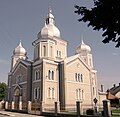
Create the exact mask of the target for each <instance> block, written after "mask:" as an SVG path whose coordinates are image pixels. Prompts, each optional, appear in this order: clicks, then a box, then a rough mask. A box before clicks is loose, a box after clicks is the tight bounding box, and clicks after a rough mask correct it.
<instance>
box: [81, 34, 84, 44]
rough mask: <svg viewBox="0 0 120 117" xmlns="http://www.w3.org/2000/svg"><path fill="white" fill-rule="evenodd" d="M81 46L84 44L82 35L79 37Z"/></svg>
mask: <svg viewBox="0 0 120 117" xmlns="http://www.w3.org/2000/svg"><path fill="white" fill-rule="evenodd" d="M81 44H84V41H83V35H81Z"/></svg>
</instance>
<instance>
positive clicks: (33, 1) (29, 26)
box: [0, 0, 120, 88]
mask: <svg viewBox="0 0 120 117" xmlns="http://www.w3.org/2000/svg"><path fill="white" fill-rule="evenodd" d="M75 4H78V5H80V6H82V5H85V6H87V7H89V8H90V7H92V6H93V0H0V82H7V75H8V72H9V70H10V63H11V56H12V53H13V50H14V48H15V47H16V46H17V45H18V43H19V41H20V40H21V41H22V44H23V46H24V48H25V49H26V50H27V53H28V57H29V58H30V59H33V47H32V42H33V41H34V40H35V39H37V33H38V32H39V31H40V30H41V28H42V27H43V26H44V20H45V18H46V15H47V13H48V7H49V6H51V8H52V11H53V14H54V16H55V22H56V25H57V27H58V28H59V29H60V31H61V37H62V38H63V39H65V40H67V41H68V42H69V44H68V56H70V55H73V54H75V51H76V47H77V46H78V45H79V43H80V42H81V36H83V38H84V42H85V43H86V44H88V45H89V46H91V49H92V53H93V60H94V67H95V69H97V71H98V73H97V76H98V84H99V85H100V84H104V85H105V88H109V87H111V86H112V85H113V84H117V85H118V83H119V82H120V81H119V76H120V72H119V70H120V65H119V64H118V63H119V60H120V49H119V48H115V44H114V43H112V42H111V43H110V44H103V43H102V36H101V35H102V31H99V32H97V31H93V30H92V28H91V27H89V28H88V27H87V24H86V23H79V22H78V21H77V19H78V18H79V16H77V15H76V14H75V13H74V10H75V8H74V5H75Z"/></svg>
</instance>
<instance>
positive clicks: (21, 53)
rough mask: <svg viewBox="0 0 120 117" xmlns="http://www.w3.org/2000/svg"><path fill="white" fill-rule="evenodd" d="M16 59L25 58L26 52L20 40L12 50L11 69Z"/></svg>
mask: <svg viewBox="0 0 120 117" xmlns="http://www.w3.org/2000/svg"><path fill="white" fill-rule="evenodd" d="M18 59H23V60H25V59H27V52H26V50H25V49H24V48H23V46H22V43H21V41H20V43H19V45H18V46H17V47H16V48H15V49H14V51H13V55H12V60H11V70H12V68H13V67H14V66H15V64H16V63H17V60H18Z"/></svg>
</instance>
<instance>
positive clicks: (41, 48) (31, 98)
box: [6, 9, 98, 111]
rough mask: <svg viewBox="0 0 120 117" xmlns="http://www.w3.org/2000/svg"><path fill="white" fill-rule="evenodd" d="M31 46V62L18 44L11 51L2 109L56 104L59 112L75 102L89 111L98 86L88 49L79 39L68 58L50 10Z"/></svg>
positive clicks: (66, 43) (65, 43) (64, 42)
mask: <svg viewBox="0 0 120 117" xmlns="http://www.w3.org/2000/svg"><path fill="white" fill-rule="evenodd" d="M32 45H33V48H34V55H33V60H29V59H28V57H27V52H26V50H25V49H24V47H23V46H22V43H21V41H20V43H19V45H18V46H17V47H16V48H15V49H14V51H13V55H12V58H11V69H10V72H9V74H8V93H7V94H8V95H7V100H6V109H10V110H17V111H19V110H26V111H28V109H29V107H28V105H29V104H31V107H32V106H34V105H33V104H34V103H36V104H37V106H39V109H38V110H41V108H42V110H47V109H48V110H49V109H50V107H51V108H52V107H54V102H58V103H59V108H60V110H63V109H64V110H67V109H68V108H69V107H71V106H73V107H74V106H75V104H76V101H80V102H81V103H82V108H83V110H84V109H85V108H93V106H94V101H93V100H94V99H95V98H97V99H98V85H97V71H96V70H95V69H94V67H93V58H92V52H91V48H90V46H88V45H86V44H85V43H84V42H83V40H82V41H81V43H80V44H79V46H78V47H77V49H76V54H75V55H73V56H70V57H68V56H67V48H68V42H67V41H66V40H64V39H63V38H62V37H61V34H60V30H59V29H58V28H57V27H56V25H55V17H54V15H53V14H52V10H51V9H49V12H48V14H47V17H46V20H45V24H44V26H43V28H42V29H41V30H40V32H39V33H38V34H37V38H36V39H35V41H34V42H32ZM32 109H33V110H34V108H31V110H32ZM36 111H37V110H36Z"/></svg>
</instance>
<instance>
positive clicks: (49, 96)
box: [48, 87, 51, 98]
mask: <svg viewBox="0 0 120 117" xmlns="http://www.w3.org/2000/svg"><path fill="white" fill-rule="evenodd" d="M48 98H51V88H50V87H49V89H48Z"/></svg>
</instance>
